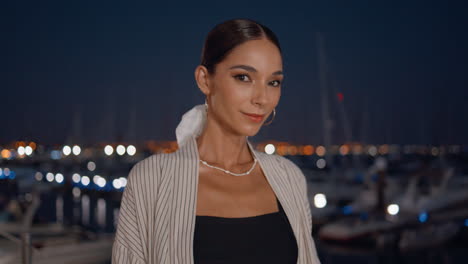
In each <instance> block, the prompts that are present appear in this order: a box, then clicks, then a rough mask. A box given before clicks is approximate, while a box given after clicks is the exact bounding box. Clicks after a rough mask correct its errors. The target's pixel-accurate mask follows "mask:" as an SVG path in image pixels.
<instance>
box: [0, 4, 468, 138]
mask: <svg viewBox="0 0 468 264" xmlns="http://www.w3.org/2000/svg"><path fill="white" fill-rule="evenodd" d="M8 2H9V3H2V4H1V7H0V28H1V32H2V36H1V37H0V40H1V41H0V58H1V59H0V77H1V78H0V89H1V93H0V99H1V105H2V107H1V109H2V118H1V119H0V144H4V143H7V142H9V141H11V140H21V139H23V140H24V139H26V140H35V141H38V142H43V143H64V142H66V140H67V139H69V138H71V137H73V136H74V137H75V138H76V137H78V138H77V139H76V140H79V141H80V142H85V143H95V142H99V141H116V140H128V141H143V140H149V139H155V140H175V128H176V125H177V124H178V122H179V120H180V117H181V115H182V114H183V113H184V112H186V111H187V110H189V109H190V108H191V107H192V106H194V105H195V104H201V103H203V102H204V97H203V94H202V93H201V92H200V91H199V89H198V88H197V86H196V83H195V80H194V75H193V72H194V69H195V67H196V66H197V65H198V64H199V62H200V54H201V49H202V45H203V41H204V38H205V36H206V34H207V33H208V32H209V31H210V30H211V29H212V28H213V27H214V26H215V25H216V24H217V23H220V22H222V21H224V20H227V19H232V18H251V19H254V20H257V21H258V22H260V23H263V24H265V25H266V26H268V27H270V28H271V29H272V30H273V31H274V32H275V33H276V34H277V36H278V37H279V40H280V43H281V46H282V50H283V60H284V72H285V80H284V82H283V86H282V97H281V100H280V103H279V105H278V107H277V109H276V110H277V116H276V119H275V121H274V122H273V123H272V124H271V125H270V126H268V127H265V128H263V129H262V130H261V131H260V133H259V134H258V135H257V136H255V137H254V141H262V140H266V139H273V140H284V141H290V142H293V143H312V144H319V143H323V137H322V134H323V131H322V120H321V106H320V87H319V81H318V66H319V65H318V60H317V53H318V51H317V45H316V43H317V42H316V36H317V32H321V33H322V35H323V37H324V40H325V49H326V56H327V64H328V65H329V79H330V83H331V89H332V90H333V91H334V92H333V93H335V94H336V92H342V93H343V94H344V101H343V102H342V104H343V107H344V109H345V112H346V114H347V118H348V120H349V124H350V126H351V131H352V138H351V140H353V141H363V142H365V143H378V144H379V143H397V144H407V143H414V144H447V143H450V144H452V143H457V144H460V143H461V144H467V143H468V104H467V103H466V102H465V101H464V100H465V99H466V98H468V36H467V35H468V34H467V28H468V19H467V17H468V15H467V14H468V5H467V4H464V3H462V2H463V1H458V3H455V2H452V1H438V4H435V1H434V2H431V1H401V3H397V2H395V1H385V2H386V3H383V2H384V1H365V2H364V1H341V3H345V4H333V3H331V1H304V3H300V2H296V3H295V2H294V1H263V2H247V1H246V2H241V1H212V2H206V1H202V2H200V1H187V2H179V1H173V2H171V3H169V2H165V3H160V2H157V1H151V2H149V1H148V2H147V3H145V4H136V3H134V2H133V1H127V2H126V3H123V2H120V1H89V2H87V1H56V2H51V1H8ZM376 2H379V3H376ZM407 2H411V4H409V3H407ZM332 99H333V100H332V102H330V107H331V113H332V115H333V117H334V118H335V120H336V126H335V128H334V130H333V134H332V141H333V143H343V142H344V141H345V140H346V138H345V136H344V133H343V132H342V131H343V126H342V116H341V115H339V113H340V110H339V109H340V108H339V107H340V106H339V105H338V103H337V100H336V98H335V96H333V97H332ZM80 127H81V129H79V128H80Z"/></svg>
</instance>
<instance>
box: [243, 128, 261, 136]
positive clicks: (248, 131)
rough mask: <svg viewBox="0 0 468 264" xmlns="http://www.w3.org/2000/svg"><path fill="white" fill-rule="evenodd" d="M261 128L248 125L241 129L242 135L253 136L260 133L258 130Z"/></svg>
mask: <svg viewBox="0 0 468 264" xmlns="http://www.w3.org/2000/svg"><path fill="white" fill-rule="evenodd" d="M259 130H260V126H255V127H254V126H251V127H246V128H245V129H243V131H240V132H241V134H242V135H244V136H248V137H253V136H255V135H256V134H258V131H259Z"/></svg>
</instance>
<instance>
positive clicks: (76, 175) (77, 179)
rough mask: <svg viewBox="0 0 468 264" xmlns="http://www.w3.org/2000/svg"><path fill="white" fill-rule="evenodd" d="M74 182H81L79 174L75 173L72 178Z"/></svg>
mask: <svg viewBox="0 0 468 264" xmlns="http://www.w3.org/2000/svg"><path fill="white" fill-rule="evenodd" d="M72 181H73V182H74V183H79V182H80V181H81V176H80V175H79V174H78V173H74V174H73V176H72Z"/></svg>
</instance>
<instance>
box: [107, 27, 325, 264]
mask: <svg viewBox="0 0 468 264" xmlns="http://www.w3.org/2000/svg"><path fill="white" fill-rule="evenodd" d="M195 79H196V82H197V85H198V87H199V88H200V90H201V91H202V92H203V93H204V94H205V95H206V101H205V104H204V105H203V104H202V105H198V106H195V107H194V108H192V109H191V110H190V111H188V112H187V113H186V114H184V115H183V117H182V121H181V122H180V124H179V125H178V127H177V129H176V136H177V141H178V144H179V149H178V150H177V151H176V152H173V153H169V154H155V155H152V156H150V157H148V158H146V159H144V160H142V161H140V162H138V163H137V164H136V165H135V166H134V167H133V168H132V170H131V171H130V174H129V177H128V183H127V187H126V189H125V191H124V193H123V198H122V204H121V210H120V216H119V223H118V228H117V232H116V238H115V242H114V246H113V253H112V262H113V263H119V264H120V263H138V264H142V263H184V264H185V263H203V264H210V263H282V264H288V263H314V264H315V263H319V260H318V258H317V254H316V250H315V244H314V241H313V239H312V236H311V233H312V230H311V229H312V222H311V214H310V207H309V202H308V199H307V186H306V181H305V178H304V175H303V174H302V172H301V170H300V169H299V168H298V167H297V166H296V165H295V164H294V163H292V162H291V161H289V160H288V159H286V158H283V157H281V156H278V155H267V154H265V153H261V152H259V151H256V150H255V149H254V148H253V147H252V145H251V143H250V142H249V141H248V137H249V136H254V135H255V134H257V133H258V131H259V130H260V128H261V127H262V125H268V124H269V123H270V122H271V121H272V119H274V116H275V114H276V110H275V107H276V106H277V104H278V101H279V98H280V94H281V82H282V79H283V72H282V57H281V49H280V45H279V42H278V40H277V38H276V36H275V35H274V33H273V32H272V31H271V30H270V29H268V28H267V27H265V26H263V25H261V24H259V23H256V22H255V21H252V20H247V19H236V20H229V21H225V22H223V23H221V24H219V25H217V26H216V27H214V28H213V29H212V30H211V31H210V32H209V34H208V36H207V38H206V40H205V44H204V46H203V52H202V62H201V64H200V65H199V66H198V67H197V68H196V69H195ZM270 116H271V117H270ZM268 118H270V120H269V121H266V120H267V119H268Z"/></svg>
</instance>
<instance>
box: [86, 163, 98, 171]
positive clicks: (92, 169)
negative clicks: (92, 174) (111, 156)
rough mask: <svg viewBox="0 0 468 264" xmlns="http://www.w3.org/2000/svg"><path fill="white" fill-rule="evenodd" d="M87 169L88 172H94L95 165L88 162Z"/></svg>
mask: <svg viewBox="0 0 468 264" xmlns="http://www.w3.org/2000/svg"><path fill="white" fill-rule="evenodd" d="M87 167H88V170H89V171H94V170H95V169H96V163H94V162H93V161H89V162H88V164H87Z"/></svg>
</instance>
